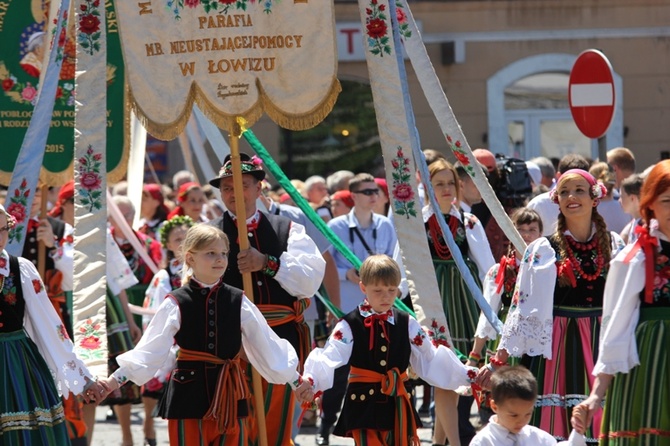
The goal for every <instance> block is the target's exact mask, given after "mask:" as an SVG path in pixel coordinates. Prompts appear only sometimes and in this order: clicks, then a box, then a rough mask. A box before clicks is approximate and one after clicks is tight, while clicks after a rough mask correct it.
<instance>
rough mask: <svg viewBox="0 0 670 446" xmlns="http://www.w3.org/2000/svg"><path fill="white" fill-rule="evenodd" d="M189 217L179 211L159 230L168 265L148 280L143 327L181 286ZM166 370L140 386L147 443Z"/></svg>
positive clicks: (151, 436) (152, 433) (153, 433)
mask: <svg viewBox="0 0 670 446" xmlns="http://www.w3.org/2000/svg"><path fill="white" fill-rule="evenodd" d="M193 224H194V222H193V220H191V217H187V216H185V215H179V216H177V217H174V218H173V219H172V220H168V221H166V222H165V224H164V225H163V226H161V228H160V229H159V231H158V235H159V236H160V241H161V244H162V245H163V248H165V250H166V251H167V265H166V267H165V268H163V269H161V270H159V271H158V272H157V273H156V274H155V275H154V277H153V279H152V280H151V284H150V285H149V288H147V291H146V293H145V298H144V305H143V306H144V308H145V309H147V310H148V311H149V312H150V314H144V315H143V316H142V327H143V329H144V330H146V329H147V327H148V326H149V322H151V319H152V318H153V315H154V314H156V311H157V310H158V308H159V307H160V305H161V303H163V300H165V297H166V296H167V295H168V294H169V293H170V292H172V291H174V290H176V289H177V288H180V287H181V270H182V261H181V257H182V253H181V245H182V243H183V242H184V238H185V237H186V231H188V229H189V228H190V227H191V226H193ZM168 372H169V371H167V372H166V371H164V370H159V371H158V373H157V374H156V376H154V377H153V378H151V379H150V380H149V382H147V383H146V384H145V385H144V386H143V388H142V403H143V404H144V436H145V442H146V443H147V444H148V445H149V446H155V445H156V431H155V429H154V421H153V415H152V414H153V411H154V408H155V407H156V403H157V402H158V400H159V399H160V398H161V396H162V395H163V384H164V383H165V378H166V375H167V373H168Z"/></svg>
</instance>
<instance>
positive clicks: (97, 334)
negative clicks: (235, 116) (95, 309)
mask: <svg viewBox="0 0 670 446" xmlns="http://www.w3.org/2000/svg"><path fill="white" fill-rule="evenodd" d="M100 328H101V325H100V324H99V323H97V322H96V323H93V320H92V319H87V320H86V322H84V324H83V325H82V326H81V327H79V333H80V334H81V337H80V338H79V342H78V345H77V347H78V348H77V356H79V357H80V358H81V359H83V360H90V359H105V358H106V357H107V353H106V352H105V351H103V349H102V340H101V337H102V330H101V329H100Z"/></svg>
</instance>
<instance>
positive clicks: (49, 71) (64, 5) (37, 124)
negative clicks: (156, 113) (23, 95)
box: [0, 0, 70, 256]
mask: <svg viewBox="0 0 670 446" xmlns="http://www.w3.org/2000/svg"><path fill="white" fill-rule="evenodd" d="M69 6H70V0H62V2H61V9H59V11H58V16H57V23H56V27H55V28H54V30H55V35H60V32H61V31H62V30H63V29H66V27H67V11H68V8H69ZM0 17H2V18H3V19H4V16H0ZM3 47H4V44H3ZM63 51H64V42H62V41H61V40H56V39H54V41H53V45H52V46H51V50H50V51H49V58H48V61H49V63H48V64H47V68H46V73H45V75H44V81H43V85H42V88H41V89H40V93H39V95H37V93H35V97H34V100H35V113H34V114H33V115H32V117H31V119H30V120H29V124H30V125H29V126H28V130H27V132H26V135H25V138H23V143H22V144H21V149H20V152H19V156H18V159H17V161H16V166H14V167H13V175H12V176H11V180H10V181H9V192H8V193H7V198H6V201H5V209H7V212H9V213H10V214H12V215H13V216H14V218H16V226H14V228H13V229H12V230H11V231H10V232H9V241H8V243H7V248H6V249H7V252H8V253H10V254H12V255H14V256H20V255H21V253H22V252H23V243H24V241H25V237H26V231H27V229H28V225H27V224H26V223H27V221H28V218H29V217H30V208H31V207H32V204H33V199H34V198H35V189H36V188H37V186H38V184H37V183H38V181H39V173H40V172H39V166H41V165H42V159H43V157H44V147H45V145H46V141H47V134H48V133H49V124H50V122H51V114H52V112H53V108H54V102H55V97H56V89H57V87H58V73H60V70H61V63H62V60H63ZM3 130H4V129H3ZM3 135H4V133H3ZM3 157H4V153H3V156H2V157H0V159H2V158H3Z"/></svg>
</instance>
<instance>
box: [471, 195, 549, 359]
mask: <svg viewBox="0 0 670 446" xmlns="http://www.w3.org/2000/svg"><path fill="white" fill-rule="evenodd" d="M511 219H512V223H513V224H514V227H515V228H516V229H517V231H519V234H520V235H521V238H523V241H524V242H526V245H530V244H531V243H532V242H534V241H535V240H537V239H538V238H540V237H541V236H542V219H541V218H540V215H539V214H538V213H537V212H535V211H534V210H532V209H528V208H519V209H517V210H516V211H514V213H513V214H512V217H511ZM521 257H522V254H521V253H520V252H519V251H517V250H516V249H515V248H514V247H513V246H511V245H510V249H509V254H508V255H506V256H504V257H503V258H501V259H500V263H496V264H495V265H493V266H492V267H491V268H490V269H489V271H488V273H486V278H485V279H484V289H483V294H484V298H485V299H486V301H487V302H488V303H489V305H490V306H491V308H492V309H493V310H494V311H496V312H497V313H498V318H500V320H501V321H502V322H503V323H504V322H505V319H506V318H507V313H508V312H509V308H510V305H511V303H512V294H513V293H514V285H515V284H516V278H517V275H518V274H519V266H520V265H521ZM497 337H498V334H497V333H496V331H495V329H494V328H493V326H491V324H490V323H489V321H488V319H486V316H484V315H483V314H481V315H480V316H479V323H478V324H477V331H476V332H475V342H474V347H472V353H474V355H471V356H470V357H469V358H468V365H471V366H476V365H477V364H478V363H479V360H480V359H481V356H480V355H481V352H482V348H483V347H484V345H485V344H486V341H487V340H492V341H494V344H493V345H491V349H490V350H491V352H492V353H491V354H495V351H496V350H497V348H496V346H497V342H495V340H496V338H497ZM487 353H489V352H488V351H487Z"/></svg>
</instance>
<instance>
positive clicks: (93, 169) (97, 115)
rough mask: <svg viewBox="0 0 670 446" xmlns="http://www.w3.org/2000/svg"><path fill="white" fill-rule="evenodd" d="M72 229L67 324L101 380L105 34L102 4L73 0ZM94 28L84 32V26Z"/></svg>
mask: <svg viewBox="0 0 670 446" xmlns="http://www.w3.org/2000/svg"><path fill="white" fill-rule="evenodd" d="M74 10H75V12H76V16H75V18H76V20H75V21H76V23H77V26H76V32H77V39H76V42H77V71H76V73H77V74H76V77H75V89H76V91H77V92H78V93H77V102H76V106H75V139H74V147H75V172H74V177H75V191H76V193H75V194H74V197H75V226H74V234H75V237H74V248H75V253H74V294H73V325H74V345H75V351H76V353H77V355H78V356H79V357H80V358H81V359H82V360H83V361H84V363H85V364H86V365H87V366H88V368H89V370H91V373H93V375H94V376H98V377H106V376H107V372H108V370H107V336H106V333H107V330H106V323H105V319H106V317H105V310H106V308H105V301H106V295H107V294H106V293H107V280H106V279H107V268H106V257H107V256H106V250H105V249H100V247H101V246H105V247H106V246H107V212H106V208H107V207H106V198H107V196H106V194H105V190H106V189H107V178H106V175H104V173H105V170H106V168H105V167H106V164H107V156H106V153H105V146H106V144H107V138H106V137H107V113H106V109H105V107H101V104H105V103H106V101H107V88H106V77H105V76H102V75H101V74H102V73H105V71H106V65H107V63H106V60H107V33H106V32H105V29H106V27H105V22H106V14H105V4H104V3H100V1H99V0H75V8H74ZM91 23H95V24H96V26H97V28H98V30H97V31H96V32H95V33H89V32H88V31H90V24H91Z"/></svg>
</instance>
